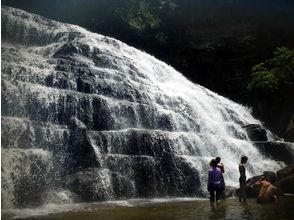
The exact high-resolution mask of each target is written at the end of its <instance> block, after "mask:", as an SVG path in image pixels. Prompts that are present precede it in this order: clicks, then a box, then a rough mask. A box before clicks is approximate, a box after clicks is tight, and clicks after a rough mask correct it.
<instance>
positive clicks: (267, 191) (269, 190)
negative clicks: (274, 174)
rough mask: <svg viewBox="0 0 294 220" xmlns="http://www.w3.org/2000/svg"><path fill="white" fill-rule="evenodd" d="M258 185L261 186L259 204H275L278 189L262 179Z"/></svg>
mask: <svg viewBox="0 0 294 220" xmlns="http://www.w3.org/2000/svg"><path fill="white" fill-rule="evenodd" d="M256 185H260V191H259V194H258V199H257V201H258V202H273V201H274V200H275V199H276V197H277V196H276V195H277V191H278V188H277V187H275V186H273V185H272V184H271V182H269V181H268V180H266V179H265V178H262V179H260V180H259V181H257V182H256Z"/></svg>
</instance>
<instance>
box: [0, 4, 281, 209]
mask: <svg viewBox="0 0 294 220" xmlns="http://www.w3.org/2000/svg"><path fill="white" fill-rule="evenodd" d="M1 69H2V138H3V141H2V169H4V172H2V183H3V181H4V183H3V184H4V185H2V191H3V192H4V194H2V197H3V195H4V196H5V198H4V200H9V202H5V201H4V204H5V207H11V206H14V205H15V204H18V205H19V203H18V202H16V200H17V195H16V193H17V192H18V191H21V190H22V189H23V188H22V187H23V186H18V185H17V184H19V183H18V181H21V180H22V179H23V178H24V177H23V175H26V176H27V177H30V176H36V173H35V172H36V171H35V170H34V169H33V168H31V169H30V170H27V172H26V173H24V171H23V168H20V167H22V166H27V167H32V166H33V164H39V165H40V166H38V167H39V168H40V169H39V172H40V173H39V174H38V175H39V176H36V183H33V184H37V185H38V184H39V183H37V182H38V180H39V179H42V180H43V181H44V182H46V184H45V186H46V187H45V188H46V189H47V190H49V191H50V190H51V191H58V190H59V191H62V190H65V191H66V190H71V191H74V190H73V189H72V188H71V187H72V184H71V183H72V182H74V180H75V178H77V176H79V175H81V176H82V175H88V173H89V175H92V174H93V172H94V174H93V175H92V177H91V178H93V182H94V183H95V184H94V183H92V182H91V184H93V188H94V190H92V189H91V190H92V191H93V194H95V196H94V197H93V200H95V199H98V200H101V199H102V200H109V199H117V198H135V197H144V196H146V197H161V196H196V195H198V196H204V195H205V194H206V183H207V172H208V169H209V161H210V160H211V159H212V158H215V157H216V156H219V157H221V158H222V162H223V163H224V164H225V173H224V178H225V181H226V185H228V186H238V177H239V172H238V164H239V162H240V157H241V156H243V155H246V156H248V158H249V160H248V165H246V172H247V176H248V177H251V176H253V175H257V174H260V173H262V172H263V171H265V170H272V171H275V170H278V169H279V168H281V167H282V166H283V165H284V163H282V162H279V161H273V160H271V159H269V158H267V157H265V156H264V155H262V154H261V153H260V152H259V151H258V150H257V149H256V147H255V146H254V145H253V143H252V142H251V141H250V140H249V138H248V136H247V133H246V130H245V128H244V127H243V126H245V125H248V124H260V125H261V122H260V121H258V120H256V119H254V118H253V117H252V115H251V113H250V111H249V110H248V109H247V108H246V107H244V106H241V105H239V104H237V103H234V102H232V101H230V100H228V99H226V98H224V97H222V96H220V95H218V94H216V93H214V92H212V91H210V90H208V89H206V88H204V87H202V86H200V85H197V84H194V83H192V82H190V81H189V80H188V79H186V78H185V77H184V76H183V75H182V74H181V73H179V72H178V71H176V70H175V69H173V68H172V67H171V66H169V65H167V64H166V63H164V62H161V61H160V60H157V59H156V58H154V57H153V56H151V55H149V54H147V53H145V52H143V51H140V50H137V49H135V48H133V47H130V46H128V45H126V44H124V43H122V42H120V41H118V40H115V39H113V38H110V37H106V36H102V35H99V34H95V33H90V32H88V31H87V30H85V29H83V28H81V27H78V26H74V25H68V24H62V23H59V22H55V21H51V20H47V19H45V18H42V17H40V16H37V15H32V14H28V13H26V12H24V11H21V10H17V9H13V8H8V7H2V66H1ZM72 124H74V126H73V125H72ZM80 137H82V138H80ZM73 139H74V141H73ZM85 143H86V144H87V146H89V148H86V147H85V148H83V146H84V144H85ZM72 146H74V147H72ZM78 147H80V148H81V149H82V150H81V151H80V149H78ZM77 149H78V150H79V151H78V152H77ZM84 149H86V150H84ZM86 151H87V153H85V155H81V154H80V152H86ZM92 151H93V153H91V152H92ZM5 155H9V156H8V157H6V156H5ZM87 155H90V156H91V157H88V156H87ZM93 155H94V157H92V156H93ZM28 157H29V158H30V159H28ZM12 158H14V159H12ZM17 164H18V165H17ZM88 168H91V170H89V169H88ZM92 168H93V169H92ZM44 170H45V172H43V171H44ZM82 172H83V173H82ZM42 173H43V174H42ZM12 174H13V175H12ZM13 176H19V178H16V179H13ZM15 181H17V183H16V182H15ZM91 181H92V179H91ZM68 182H69V183H68ZM194 184H195V185H194ZM3 186H7V188H5V187H4V188H3ZM91 186H92V185H91ZM32 187H33V186H32ZM38 190H41V189H38ZM92 191H91V192H92ZM66 192H68V191H66ZM75 193H76V194H78V193H79V191H75ZM69 194H70V193H69ZM51 195H52V194H51ZM46 198H49V197H48V195H47V197H46ZM28 199H29V197H28ZM39 200H42V201H43V200H44V196H40V198H39ZM45 200H46V199H45ZM66 201H69V199H66Z"/></svg>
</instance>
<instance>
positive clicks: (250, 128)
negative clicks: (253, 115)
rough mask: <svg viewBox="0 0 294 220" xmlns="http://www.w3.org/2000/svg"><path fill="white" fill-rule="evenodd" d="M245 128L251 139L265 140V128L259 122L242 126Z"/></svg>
mask: <svg viewBox="0 0 294 220" xmlns="http://www.w3.org/2000/svg"><path fill="white" fill-rule="evenodd" d="M243 128H245V129H246V131H247V135H248V137H249V139H250V140H251V141H267V140H268V139H267V135H266V130H265V129H264V128H262V127H261V126H260V125H259V124H249V125H245V126H243Z"/></svg>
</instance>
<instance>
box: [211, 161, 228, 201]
mask: <svg viewBox="0 0 294 220" xmlns="http://www.w3.org/2000/svg"><path fill="white" fill-rule="evenodd" d="M210 165H211V168H210V169H209V171H208V182H207V189H208V191H209V192H210V202H211V204H213V203H214V202H215V201H217V202H219V200H220V196H221V192H222V188H223V184H224V182H223V179H224V178H223V173H222V171H221V170H220V168H218V167H217V163H216V161H215V160H214V159H213V160H211V162H210Z"/></svg>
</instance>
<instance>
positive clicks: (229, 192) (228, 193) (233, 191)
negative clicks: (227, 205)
mask: <svg viewBox="0 0 294 220" xmlns="http://www.w3.org/2000/svg"><path fill="white" fill-rule="evenodd" d="M237 191H238V188H237V187H234V186H226V188H225V198H229V197H234V196H236V195H237Z"/></svg>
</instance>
